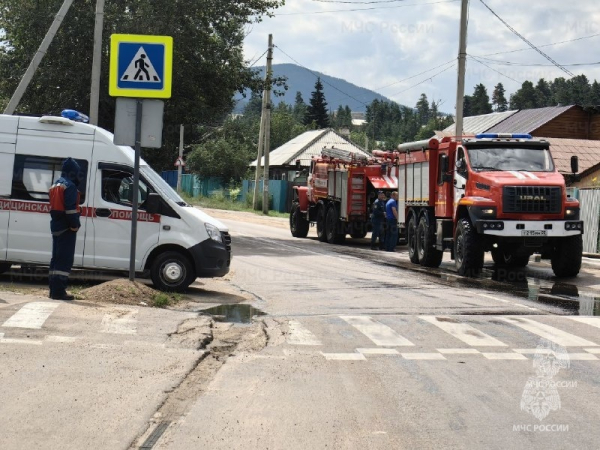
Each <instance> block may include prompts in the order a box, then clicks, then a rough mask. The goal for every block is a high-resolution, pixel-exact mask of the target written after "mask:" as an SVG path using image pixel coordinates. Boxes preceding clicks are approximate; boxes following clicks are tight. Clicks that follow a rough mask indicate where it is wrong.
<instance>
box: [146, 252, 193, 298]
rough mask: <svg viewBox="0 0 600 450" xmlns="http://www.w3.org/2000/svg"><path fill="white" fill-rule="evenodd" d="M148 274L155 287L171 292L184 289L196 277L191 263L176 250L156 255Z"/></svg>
mask: <svg viewBox="0 0 600 450" xmlns="http://www.w3.org/2000/svg"><path fill="white" fill-rule="evenodd" d="M150 276H151V278H152V283H153V284H154V286H155V287H156V288H157V289H159V290H161V291H173V292H182V291H184V290H185V289H187V287H188V286H189V285H190V284H192V283H193V282H194V280H195V279H196V274H195V272H194V267H193V266H192V263H191V262H190V260H189V259H188V258H187V257H186V256H184V255H183V254H181V253H178V252H165V253H163V254H161V255H158V256H157V257H156V259H155V260H154V262H153V263H152V267H151V269H150Z"/></svg>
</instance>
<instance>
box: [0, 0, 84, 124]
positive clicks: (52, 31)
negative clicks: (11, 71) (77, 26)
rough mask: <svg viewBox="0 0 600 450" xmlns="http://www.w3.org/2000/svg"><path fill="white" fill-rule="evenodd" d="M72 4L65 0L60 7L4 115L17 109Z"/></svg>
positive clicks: (71, 1) (70, 1) (69, 0)
mask: <svg viewBox="0 0 600 450" xmlns="http://www.w3.org/2000/svg"><path fill="white" fill-rule="evenodd" d="M72 3H73V0H65V1H64V3H63V4H62V6H61V7H60V10H59V11H58V13H57V14H56V17H55V18H54V22H52V25H50V28H49V29H48V32H47V33H46V36H45V37H44V39H43V40H42V43H41V44H40V47H39V48H38V51H37V53H36V54H35V56H34V57H33V59H32V60H31V63H29V67H28V68H27V70H26V71H25V75H23V78H21V82H20V83H19V86H17V90H16V91H15V93H14V94H13V96H12V97H11V99H10V101H9V102H8V106H7V107H6V109H5V110H4V114H13V113H14V112H15V109H17V106H18V105H19V102H20V101H21V98H22V97H23V94H24V93H25V91H26V90H27V86H29V83H30V82H31V79H32V78H33V75H34V74H35V71H36V69H37V68H38V66H39V65H40V62H41V61H42V59H43V58H44V55H45V54H46V52H47V51H48V47H49V46H50V43H51V42H52V39H54V36H55V35H56V32H57V31H58V28H59V27H60V24H61V23H62V21H63V19H64V17H65V15H66V14H67V11H69V8H70V7H71V4H72Z"/></svg>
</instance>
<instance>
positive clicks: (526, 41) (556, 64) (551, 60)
mask: <svg viewBox="0 0 600 450" xmlns="http://www.w3.org/2000/svg"><path fill="white" fill-rule="evenodd" d="M479 1H480V2H481V3H482V4H483V6H485V7H486V8H487V9H488V10H489V11H490V12H491V13H492V14H493V15H494V16H496V18H497V19H498V20H499V21H500V22H502V23H503V24H504V26H506V28H508V29H509V30H510V31H512V32H513V33H514V34H515V35H517V36H518V37H519V38H520V39H521V40H522V41H523V42H525V43H526V44H527V45H529V46H530V47H531V48H532V49H534V50H535V51H536V52H538V53H539V54H540V55H542V56H543V57H544V58H546V59H547V60H548V61H550V62H551V63H552V64H554V65H555V66H556V67H558V68H559V69H560V70H562V71H563V72H565V73H566V74H567V75H569V76H571V77H574V76H575V74H574V73H573V72H571V71H570V70H568V69H566V68H564V67H563V66H561V65H560V64H559V63H557V62H556V61H554V60H553V59H552V58H551V57H550V56H548V55H547V54H546V53H544V52H543V51H541V50H540V49H539V48H537V47H536V46H535V45H533V44H532V43H531V42H529V41H528V40H527V39H526V38H525V37H524V36H523V35H522V34H520V33H519V32H518V31H517V30H515V29H514V28H513V27H511V26H510V25H509V24H508V23H507V22H506V21H505V20H504V19H502V17H500V16H499V15H498V14H496V13H495V12H494V10H493V9H492V8H490V7H489V6H488V5H487V4H486V3H485V2H484V1H483V0H479Z"/></svg>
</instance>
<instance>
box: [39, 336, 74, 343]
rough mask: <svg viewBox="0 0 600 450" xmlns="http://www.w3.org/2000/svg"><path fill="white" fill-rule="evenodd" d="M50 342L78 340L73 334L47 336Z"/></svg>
mask: <svg viewBox="0 0 600 450" xmlns="http://www.w3.org/2000/svg"><path fill="white" fill-rule="evenodd" d="M46 341H48V342H76V341H77V338H76V337H71V336H46Z"/></svg>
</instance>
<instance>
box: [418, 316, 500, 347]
mask: <svg viewBox="0 0 600 450" xmlns="http://www.w3.org/2000/svg"><path fill="white" fill-rule="evenodd" d="M419 317H420V318H421V319H423V320H424V321H426V322H429V323H431V324H433V325H435V326H436V327H438V328H440V329H442V330H443V331H445V332H446V333H448V334H450V335H451V336H454V337H455V338H457V339H460V340H461V341H463V342H464V343H466V344H469V345H471V346H473V347H506V346H507V345H506V344H505V343H504V342H500V341H499V340H498V339H496V338H493V337H492V336H488V335H487V334H485V333H483V332H481V331H479V330H478V329H477V328H474V327H472V326H471V325H469V324H466V323H459V322H456V321H455V319H453V318H450V317H436V316H419Z"/></svg>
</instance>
